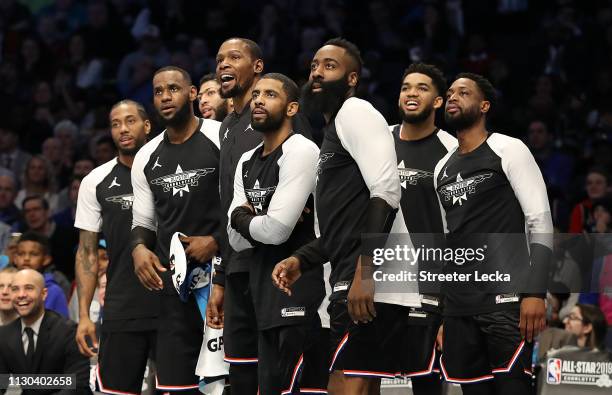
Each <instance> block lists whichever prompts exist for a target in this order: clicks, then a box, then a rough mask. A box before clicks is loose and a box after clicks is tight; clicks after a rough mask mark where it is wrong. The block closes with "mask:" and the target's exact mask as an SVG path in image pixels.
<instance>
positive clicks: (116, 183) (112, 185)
mask: <svg viewBox="0 0 612 395" xmlns="http://www.w3.org/2000/svg"><path fill="white" fill-rule="evenodd" d="M120 186H121V184H119V183H118V182H117V177H115V178H113V181H112V182H111V183H110V185H109V186H108V189H111V188H112V187H120Z"/></svg>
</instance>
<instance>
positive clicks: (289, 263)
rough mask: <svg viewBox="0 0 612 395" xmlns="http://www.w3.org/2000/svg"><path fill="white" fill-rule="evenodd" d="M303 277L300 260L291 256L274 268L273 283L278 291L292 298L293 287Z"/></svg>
mask: <svg viewBox="0 0 612 395" xmlns="http://www.w3.org/2000/svg"><path fill="white" fill-rule="evenodd" d="M301 275H302V271H301V270H300V260H299V259H298V258H297V257H295V256H290V257H289V258H287V259H283V260H282V261H280V262H279V263H277V264H276V266H274V270H272V282H273V283H274V285H275V286H276V287H277V288H278V289H280V290H281V291H283V292H284V293H286V294H287V295H289V296H291V286H292V285H293V283H295V282H296V281H297V280H298V278H300V276H301Z"/></svg>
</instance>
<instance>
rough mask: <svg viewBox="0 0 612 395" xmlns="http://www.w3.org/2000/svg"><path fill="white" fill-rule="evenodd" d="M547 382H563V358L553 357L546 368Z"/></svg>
mask: <svg viewBox="0 0 612 395" xmlns="http://www.w3.org/2000/svg"><path fill="white" fill-rule="evenodd" d="M546 382H547V383H548V384H561V360H560V359H558V358H551V359H549V360H548V363H547V368H546Z"/></svg>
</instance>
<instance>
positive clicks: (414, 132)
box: [400, 117, 437, 141]
mask: <svg viewBox="0 0 612 395" xmlns="http://www.w3.org/2000/svg"><path fill="white" fill-rule="evenodd" d="M434 120H435V119H434V118H433V117H431V119H429V118H428V119H426V120H424V121H423V122H420V123H407V122H406V121H403V122H402V126H401V127H400V139H402V140H406V141H411V140H421V139H424V138H425V137H427V136H429V135H430V134H432V133H433V132H434V131H435V130H436V129H437V128H436V125H435V123H434Z"/></svg>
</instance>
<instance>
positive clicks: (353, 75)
mask: <svg viewBox="0 0 612 395" xmlns="http://www.w3.org/2000/svg"><path fill="white" fill-rule="evenodd" d="M358 82H359V76H358V75H357V72H356V71H351V72H350V73H349V75H348V84H349V86H350V87H351V88H354V87H356V86H357V83H358Z"/></svg>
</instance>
